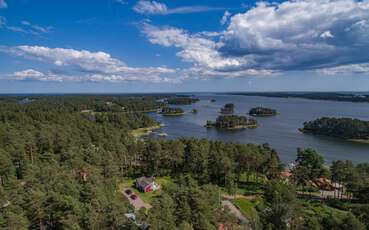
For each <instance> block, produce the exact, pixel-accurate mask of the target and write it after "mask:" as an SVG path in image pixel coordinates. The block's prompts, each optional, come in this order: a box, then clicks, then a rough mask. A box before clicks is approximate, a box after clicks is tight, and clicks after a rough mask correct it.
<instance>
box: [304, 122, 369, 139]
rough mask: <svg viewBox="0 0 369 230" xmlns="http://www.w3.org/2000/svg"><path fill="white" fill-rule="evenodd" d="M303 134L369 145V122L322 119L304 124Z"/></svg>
mask: <svg viewBox="0 0 369 230" xmlns="http://www.w3.org/2000/svg"><path fill="white" fill-rule="evenodd" d="M299 130H300V131H301V132H303V133H309V134H313V135H323V136H329V137H335V138H340V139H344V140H349V141H354V142H360V143H367V144H369V121H362V120H359V119H352V118H331V117H322V118H319V119H316V120H314V121H309V122H305V123H304V127H303V128H301V129H299Z"/></svg>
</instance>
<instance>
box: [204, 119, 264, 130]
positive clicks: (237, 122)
mask: <svg viewBox="0 0 369 230" xmlns="http://www.w3.org/2000/svg"><path fill="white" fill-rule="evenodd" d="M205 127H207V128H213V127H215V128H218V129H225V130H239V129H250V128H256V127H257V121H256V120H255V119H251V118H247V117H245V116H237V115H221V116H218V118H217V119H216V121H215V122H213V121H207V123H206V125H205Z"/></svg>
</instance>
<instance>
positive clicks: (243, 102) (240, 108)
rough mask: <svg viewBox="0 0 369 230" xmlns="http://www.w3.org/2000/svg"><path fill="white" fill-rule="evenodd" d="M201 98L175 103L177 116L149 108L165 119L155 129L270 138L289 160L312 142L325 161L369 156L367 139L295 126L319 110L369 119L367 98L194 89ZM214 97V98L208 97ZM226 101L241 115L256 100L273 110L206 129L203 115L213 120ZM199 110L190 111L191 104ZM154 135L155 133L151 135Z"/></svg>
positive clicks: (173, 134)
mask: <svg viewBox="0 0 369 230" xmlns="http://www.w3.org/2000/svg"><path fill="white" fill-rule="evenodd" d="M194 96H195V97H198V98H200V102H198V103H195V104H192V105H186V106H180V107H182V108H183V109H184V110H185V111H186V114H185V115H184V116H180V117H164V116H162V115H160V114H155V113H153V114H151V116H152V117H153V118H154V119H156V120H157V121H159V122H161V123H163V124H165V126H164V127H163V128H162V129H161V130H160V131H159V132H165V133H167V134H168V137H167V138H169V139H175V138H180V137H186V138H191V137H195V138H208V139H212V140H221V141H231V142H238V143H254V144H263V143H269V144H270V146H271V147H272V148H274V149H276V150H277V152H278V153H279V156H280V157H281V160H282V161H283V162H284V163H286V164H288V163H291V162H293V161H294V160H295V158H296V149H297V148H299V147H300V148H313V149H315V150H316V151H318V152H319V153H320V154H322V155H323V156H324V158H325V160H326V162H327V163H329V162H331V161H332V160H338V159H340V160H346V159H347V160H351V161H353V162H354V163H361V162H369V145H368V144H360V143H352V142H348V141H344V140H338V139H334V138H329V137H323V136H312V135H308V134H303V133H300V132H299V131H298V128H301V127H302V126H303V123H304V122H305V121H310V120H314V119H316V118H320V117H323V116H327V117H351V118H358V119H361V120H369V104H368V103H352V102H337V101H320V100H308V99H300V98H271V97H260V96H240V95H221V94H213V93H201V94H195V95H194ZM211 99H215V100H216V101H215V102H211V101H210V100H211ZM226 103H234V104H235V114H237V115H246V114H247V112H248V111H249V110H250V109H251V108H252V107H256V106H264V107H268V108H273V109H276V110H277V111H278V113H279V114H278V115H277V116H274V117H258V118H256V119H257V120H258V123H259V127H258V128H256V129H247V130H240V131H219V130H216V129H206V128H205V127H204V125H205V124H206V121H207V120H215V119H216V118H217V116H218V115H219V110H220V108H221V107H222V106H223V105H224V104H226ZM192 109H197V110H198V113H196V114H192V113H191V110H192ZM153 136H155V134H154V135H153Z"/></svg>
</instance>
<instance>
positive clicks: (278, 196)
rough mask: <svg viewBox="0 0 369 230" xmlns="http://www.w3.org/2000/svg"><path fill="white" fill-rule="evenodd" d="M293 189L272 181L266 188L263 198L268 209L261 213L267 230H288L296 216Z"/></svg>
mask: <svg viewBox="0 0 369 230" xmlns="http://www.w3.org/2000/svg"><path fill="white" fill-rule="evenodd" d="M294 191H295V190H294V187H293V186H291V185H286V184H283V183H281V182H276V181H272V182H270V183H269V184H268V185H267V186H266V188H265V193H264V197H265V200H266V202H268V204H269V207H267V208H266V209H265V210H264V211H263V224H264V226H265V227H266V228H268V229H278V230H279V229H281V230H282V229H288V225H290V224H291V222H293V219H294V218H295V217H296V216H297V212H296V211H297V206H296V205H297V203H296V195H295V192H294Z"/></svg>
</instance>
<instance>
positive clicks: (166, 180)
mask: <svg viewBox="0 0 369 230" xmlns="http://www.w3.org/2000/svg"><path fill="white" fill-rule="evenodd" d="M134 182H135V179H131V178H126V179H124V180H123V182H122V183H121V184H120V185H119V188H120V190H122V189H123V188H130V189H131V190H132V191H133V192H134V193H136V194H137V195H139V196H140V198H141V199H142V200H143V201H144V202H146V203H149V204H150V203H151V202H152V200H153V199H154V198H155V197H158V196H160V194H161V193H162V189H163V187H166V186H168V185H170V184H171V183H173V180H172V179H171V178H170V177H156V182H157V183H158V184H159V185H160V186H161V189H160V190H157V191H154V192H148V193H143V192H140V191H139V190H138V189H136V188H135V187H134Z"/></svg>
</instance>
